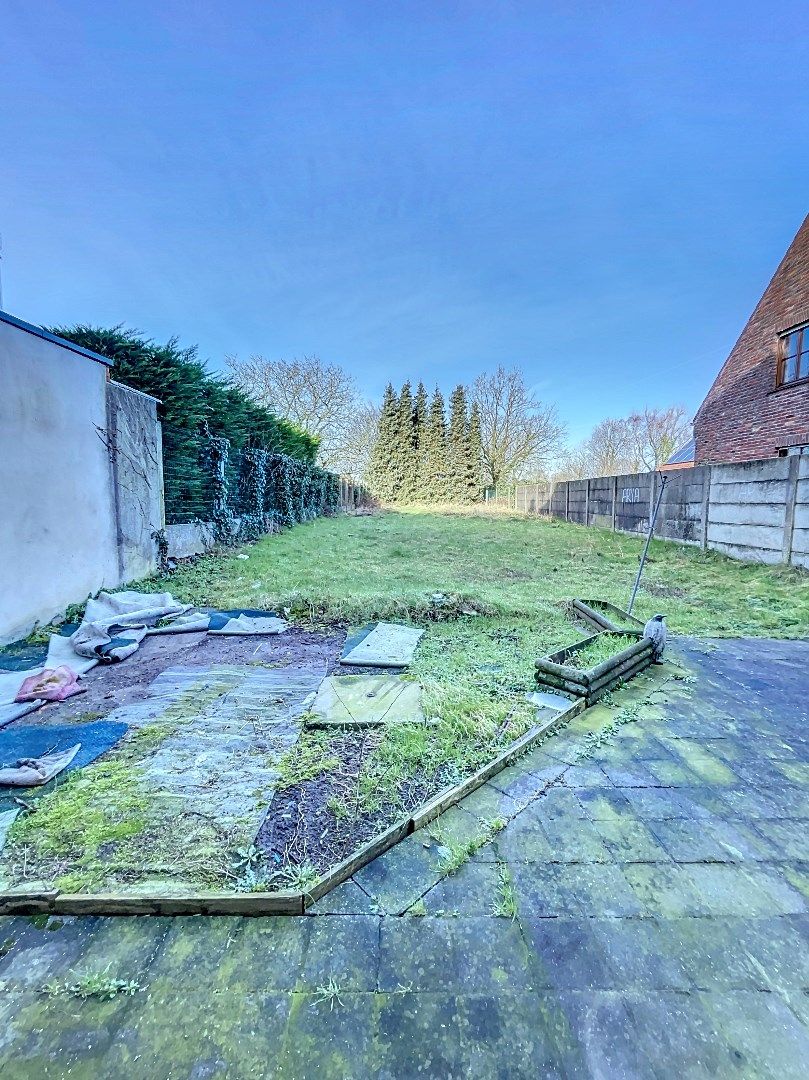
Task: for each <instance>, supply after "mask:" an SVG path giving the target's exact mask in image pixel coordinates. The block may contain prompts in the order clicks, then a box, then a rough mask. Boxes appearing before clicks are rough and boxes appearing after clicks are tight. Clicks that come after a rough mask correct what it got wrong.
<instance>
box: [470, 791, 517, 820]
mask: <svg viewBox="0 0 809 1080" xmlns="http://www.w3.org/2000/svg"><path fill="white" fill-rule="evenodd" d="M459 805H460V806H461V807H462V808H463V810H464V811H465V812H466V813H467V814H473V815H474V816H475V817H476V818H478V819H479V820H481V821H491V820H492V819H493V818H509V817H512V816H513V815H514V814H516V813H517V812H518V810H519V809H520V808H521V806H522V803H521V802H520V801H519V800H518V799H515V798H512V796H511V795H507V794H506V793H505V792H504V791H501V790H500V789H499V788H496V787H494V786H493V785H492V784H483V785H482V786H481V787H479V788H478V789H477V790H476V791H473V792H472V794H471V795H467V796H466V798H465V799H464V800H463V801H462V802H461V803H459Z"/></svg>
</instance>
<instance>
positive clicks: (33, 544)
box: [0, 313, 163, 643]
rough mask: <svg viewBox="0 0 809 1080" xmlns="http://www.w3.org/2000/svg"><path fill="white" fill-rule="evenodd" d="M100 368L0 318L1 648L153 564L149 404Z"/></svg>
mask: <svg viewBox="0 0 809 1080" xmlns="http://www.w3.org/2000/svg"><path fill="white" fill-rule="evenodd" d="M108 372H109V366H108V363H107V361H105V360H104V359H103V358H102V357H98V356H95V355H94V354H93V353H90V352H88V351H87V350H84V349H81V348H79V347H77V346H74V345H72V344H71V343H69V342H64V341H62V340H61V339H59V338H54V337H52V336H51V335H49V334H47V333H45V332H44V331H42V330H40V329H39V328H38V327H35V326H30V325H29V324H27V323H23V322H21V321H20V320H17V319H14V318H13V317H11V316H8V315H6V314H4V313H0V463H2V483H0V521H1V522H2V523H3V524H2V529H0V643H5V642H8V641H13V640H15V639H16V638H18V637H21V636H23V635H25V634H27V633H28V632H29V631H30V630H31V629H32V628H33V626H34V625H35V624H36V623H42V622H46V621H48V620H50V619H51V618H53V617H54V616H55V615H57V614H59V613H60V612H61V611H63V610H64V609H65V607H66V606H67V605H68V604H71V603H74V602H77V601H81V600H85V599H86V598H87V596H88V595H89V594H90V593H92V592H95V591H97V590H98V589H100V588H102V587H104V586H117V585H120V584H121V583H122V582H125V581H129V580H132V579H133V578H137V577H142V576H143V575H144V574H147V573H150V572H152V571H153V570H154V569H155V567H156V545H155V543H154V541H153V540H152V539H151V532H152V531H153V530H154V529H159V528H161V527H162V524H163V516H162V515H163V508H162V465H161V440H160V425H159V423H158V421H157V413H156V402H155V401H154V399H153V398H149V397H147V396H146V395H145V394H138V393H137V391H132V390H129V389H127V388H126V387H122V386H117V385H116V384H114V383H111V382H109V381H108Z"/></svg>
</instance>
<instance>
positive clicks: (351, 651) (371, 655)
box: [340, 622, 424, 668]
mask: <svg viewBox="0 0 809 1080" xmlns="http://www.w3.org/2000/svg"><path fill="white" fill-rule="evenodd" d="M423 633H424V631H423V630H419V629H418V628H417V627H415V626H402V625H400V624H399V623H386V622H380V623H372V624H371V625H370V626H366V627H365V628H364V629H363V630H361V631H360V632H359V633H358V634H357V635H355V636H354V637H352V638H349V639H348V640H347V641H346V645H345V648H344V649H343V655H342V656H341V657H340V662H341V663H342V664H350V665H354V666H355V667H399V668H406V667H409V665H410V663H411V662H412V660H413V656H414V654H415V652H416V646H417V645H418V643H419V640H420V638H421V636H422V634H423Z"/></svg>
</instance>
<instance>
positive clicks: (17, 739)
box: [0, 720, 128, 810]
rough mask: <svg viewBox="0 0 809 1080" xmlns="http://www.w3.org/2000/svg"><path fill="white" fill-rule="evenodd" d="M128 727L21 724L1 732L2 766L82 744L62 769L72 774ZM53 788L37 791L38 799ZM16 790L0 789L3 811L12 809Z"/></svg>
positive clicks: (108, 723) (115, 724)
mask: <svg viewBox="0 0 809 1080" xmlns="http://www.w3.org/2000/svg"><path fill="white" fill-rule="evenodd" d="M127 729H128V725H127V724H124V723H121V722H120V721H114V720H92V721H88V722H87V723H64V724H42V723H29V722H27V721H22V722H21V723H17V724H14V725H12V726H11V727H8V728H6V729H5V730H3V731H0V766H2V765H11V764H13V763H14V762H16V761H19V760H20V759H21V758H41V757H43V756H46V755H48V754H54V753H61V752H63V751H65V750H67V749H68V748H70V747H72V746H75V745H76V743H79V744H80V745H81V750H79V751H78V753H77V754H76V756H75V757H74V758H73V759H72V761H71V762H70V763H69V764H68V765H67V766H66V768H65V769H63V770H62V772H63V773H65V772H72V771H73V770H74V769H80V768H82V767H83V766H85V765H89V764H90V762H91V761H95V759H96V758H98V757H101V755H102V754H104V753H106V751H107V750H109V749H110V748H111V747H112V746H115V744H116V743H117V742H118V741H119V739H120V738H121V737H122V736H123V735H124V734H125V733H126V731H127ZM49 790H50V787H47V788H45V787H44V786H40V787H37V788H35V789H34V793H35V794H36V795H37V796H39V795H41V794H43V793H44V792H46V791H49ZM14 793H15V788H13V787H9V786H6V787H0V810H6V809H13V807H14V806H15V805H16V804H15V802H14Z"/></svg>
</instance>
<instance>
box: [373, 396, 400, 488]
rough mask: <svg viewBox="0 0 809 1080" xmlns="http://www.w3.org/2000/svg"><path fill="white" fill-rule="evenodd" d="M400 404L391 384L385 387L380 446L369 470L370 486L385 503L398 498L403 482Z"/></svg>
mask: <svg viewBox="0 0 809 1080" xmlns="http://www.w3.org/2000/svg"><path fill="white" fill-rule="evenodd" d="M398 432H399V400H398V398H397V397H396V393H395V391H394V389H393V387H392V386H391V384H390V383H388V385H387V386H386V387H385V395H384V397H383V399H382V409H381V411H380V414H379V427H378V429H377V436H376V442H375V443H374V448H373V450H372V451H371V461H370V464H369V466H368V486H369V488H370V489H371V491H372V492H373V493H374V495H375V496H376V497H377V498H378V499H381V500H382V502H393V501H394V500H395V498H396V495H397V492H398V487H399V479H398V474H397V454H398V449H399V438H398Z"/></svg>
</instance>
